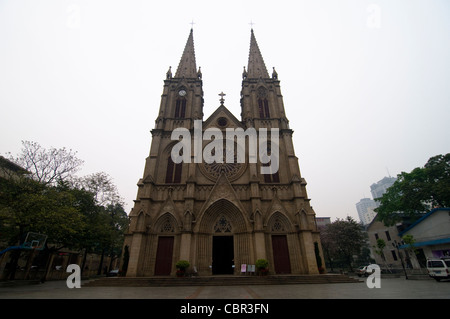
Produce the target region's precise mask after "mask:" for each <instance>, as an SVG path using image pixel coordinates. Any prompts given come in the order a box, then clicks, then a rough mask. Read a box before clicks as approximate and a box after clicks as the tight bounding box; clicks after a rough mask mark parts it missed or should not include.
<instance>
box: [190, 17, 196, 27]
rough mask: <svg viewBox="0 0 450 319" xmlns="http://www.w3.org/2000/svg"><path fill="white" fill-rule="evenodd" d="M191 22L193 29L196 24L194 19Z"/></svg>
mask: <svg viewBox="0 0 450 319" xmlns="http://www.w3.org/2000/svg"><path fill="white" fill-rule="evenodd" d="M189 24H190V25H191V29H194V24H195V22H194V19H192V21H191V22H189Z"/></svg>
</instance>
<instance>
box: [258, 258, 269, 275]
mask: <svg viewBox="0 0 450 319" xmlns="http://www.w3.org/2000/svg"><path fill="white" fill-rule="evenodd" d="M268 265H269V262H268V261H267V259H258V260H257V261H256V263H255V266H256V268H257V269H258V272H259V274H260V276H265V275H267V273H268V272H269V269H268V268H267V266H268Z"/></svg>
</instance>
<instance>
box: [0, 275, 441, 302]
mask: <svg viewBox="0 0 450 319" xmlns="http://www.w3.org/2000/svg"><path fill="white" fill-rule="evenodd" d="M0 299H450V281H442V282H436V281H434V280H431V279H428V280H405V278H386V279H385V278H381V288H372V289H370V288H368V287H367V285H366V283H365V281H363V280H361V282H359V283H337V284H298V285H297V284H292V285H249V286H220V287H217V286H186V287H84V286H83V283H82V286H81V288H72V289H69V288H67V286H66V282H65V281H48V282H46V283H43V284H32V285H23V284H18V285H11V286H6V285H0Z"/></svg>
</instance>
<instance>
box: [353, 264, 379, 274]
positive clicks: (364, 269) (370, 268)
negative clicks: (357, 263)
mask: <svg viewBox="0 0 450 319" xmlns="http://www.w3.org/2000/svg"><path fill="white" fill-rule="evenodd" d="M376 267H378V268H379V266H378V265H377V264H370V265H367V266H361V267H359V268H358V269H356V271H355V272H356V274H357V275H358V277H361V276H364V277H368V276H369V275H371V274H372V273H373V271H374V269H375V268H376Z"/></svg>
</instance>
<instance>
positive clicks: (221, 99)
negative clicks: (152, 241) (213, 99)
mask: <svg viewBox="0 0 450 319" xmlns="http://www.w3.org/2000/svg"><path fill="white" fill-rule="evenodd" d="M219 95H220V105H223V102H225V99H224V98H223V97H224V96H225V95H226V94H225V93H223V91H222V92H220V93H219Z"/></svg>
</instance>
